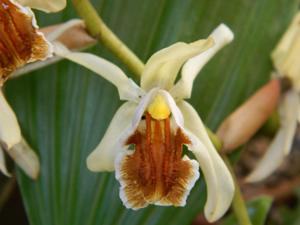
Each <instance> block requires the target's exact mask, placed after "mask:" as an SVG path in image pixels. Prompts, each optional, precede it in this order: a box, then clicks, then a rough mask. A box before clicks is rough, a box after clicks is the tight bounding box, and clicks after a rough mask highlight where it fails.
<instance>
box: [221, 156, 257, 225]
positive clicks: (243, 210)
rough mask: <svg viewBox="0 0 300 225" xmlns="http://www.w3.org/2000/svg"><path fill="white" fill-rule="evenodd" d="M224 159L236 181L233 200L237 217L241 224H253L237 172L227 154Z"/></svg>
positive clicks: (233, 207)
mask: <svg viewBox="0 0 300 225" xmlns="http://www.w3.org/2000/svg"><path fill="white" fill-rule="evenodd" d="M223 160H224V161H225V163H226V165H227V167H228V169H229V170H230V172H231V176H232V178H233V181H234V187H235V193H234V197H233V201H232V209H233V212H234V214H235V216H236V218H237V221H238V223H239V224H240V225H252V222H251V220H250V218H249V214H248V211H247V207H246V203H245V200H244V197H243V195H242V192H241V189H240V186H239V184H238V182H237V178H236V176H235V173H234V171H233V168H232V166H231V163H230V161H229V159H228V158H227V156H223Z"/></svg>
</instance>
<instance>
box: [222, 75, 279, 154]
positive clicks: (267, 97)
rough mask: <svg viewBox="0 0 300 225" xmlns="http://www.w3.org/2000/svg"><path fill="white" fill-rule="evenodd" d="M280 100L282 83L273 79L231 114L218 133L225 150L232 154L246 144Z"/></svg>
mask: <svg viewBox="0 0 300 225" xmlns="http://www.w3.org/2000/svg"><path fill="white" fill-rule="evenodd" d="M279 98H280V81H279V80H277V79H273V80H271V81H269V82H268V83H267V84H266V85H264V86H263V87H262V88H260V89H259V90H258V91H257V92H256V93H255V94H254V95H253V96H251V97H250V98H249V99H248V100H247V101H246V102H245V103H243V104H242V105H241V106H240V107H239V108H238V109H237V110H235V111H234V112H233V113H232V114H230V115H229V116H228V117H227V118H226V119H225V120H224V121H223V123H222V124H221V125H220V127H219V129H218V131H217V136H218V137H219V138H220V139H221V140H222V142H223V150H224V151H225V152H230V151H232V150H234V149H235V148H237V147H239V146H240V145H242V144H244V143H246V142H247V141H248V140H249V139H250V138H251V137H252V136H253V135H254V134H255V133H256V132H257V130H258V129H259V128H260V127H261V126H262V125H263V124H264V123H265V122H266V120H267V119H268V118H269V117H270V115H271V114H272V112H273V111H274V110H275V108H276V106H277V104H278V102H279Z"/></svg>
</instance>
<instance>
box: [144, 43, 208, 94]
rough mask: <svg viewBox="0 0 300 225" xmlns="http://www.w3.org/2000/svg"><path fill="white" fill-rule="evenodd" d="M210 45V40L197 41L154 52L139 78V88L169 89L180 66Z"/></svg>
mask: <svg viewBox="0 0 300 225" xmlns="http://www.w3.org/2000/svg"><path fill="white" fill-rule="evenodd" d="M212 45H213V42H212V39H206V40H199V41H197V42H193V43H191V44H186V43H183V42H178V43H175V44H173V45H171V46H170V47H167V48H164V49H162V50H160V51H158V52H156V53H155V54H154V55H152V56H151V57H150V59H149V60H148V61H147V63H146V66H145V69H144V71H143V74H142V77H141V87H142V88H143V89H144V90H146V91H148V90H150V89H152V88H154V87H160V88H162V89H167V90H168V89H170V88H171V87H172V86H173V83H174V81H175V79H176V76H177V74H178V71H179V70H180V68H181V66H182V64H183V63H184V62H185V61H186V60H188V59H189V58H191V57H193V56H195V55H197V54H199V53H200V52H203V51H205V50H207V49H208V48H209V47H211V46H212Z"/></svg>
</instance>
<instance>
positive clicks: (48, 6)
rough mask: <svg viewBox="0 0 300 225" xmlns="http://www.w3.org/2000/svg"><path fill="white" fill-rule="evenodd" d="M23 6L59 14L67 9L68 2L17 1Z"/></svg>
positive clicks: (52, 0)
mask: <svg viewBox="0 0 300 225" xmlns="http://www.w3.org/2000/svg"><path fill="white" fill-rule="evenodd" d="M15 1H16V2H18V3H20V4H21V5H23V6H28V7H30V8H34V9H39V10H42V11H44V12H57V11H59V10H62V9H63V8H65V7H66V4H67V0H15Z"/></svg>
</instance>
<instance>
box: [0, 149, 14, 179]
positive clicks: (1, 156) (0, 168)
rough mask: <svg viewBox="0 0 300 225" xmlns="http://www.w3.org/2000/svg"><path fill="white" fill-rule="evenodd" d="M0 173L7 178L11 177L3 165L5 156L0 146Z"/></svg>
mask: <svg viewBox="0 0 300 225" xmlns="http://www.w3.org/2000/svg"><path fill="white" fill-rule="evenodd" d="M0 171H1V172H2V173H3V174H4V175H5V176H7V177H11V174H10V173H9V172H8V170H7V168H6V164H5V155H4V152H3V149H2V148H1V146H0Z"/></svg>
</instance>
